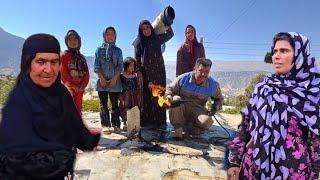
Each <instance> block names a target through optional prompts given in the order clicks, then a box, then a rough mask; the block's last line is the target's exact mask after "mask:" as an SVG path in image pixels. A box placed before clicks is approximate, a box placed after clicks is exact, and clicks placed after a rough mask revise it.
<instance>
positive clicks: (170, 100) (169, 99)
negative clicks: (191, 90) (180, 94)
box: [166, 95, 172, 104]
mask: <svg viewBox="0 0 320 180" xmlns="http://www.w3.org/2000/svg"><path fill="white" fill-rule="evenodd" d="M166 98H167V100H168V102H169V103H170V104H171V102H172V96H171V95H167V96H166Z"/></svg>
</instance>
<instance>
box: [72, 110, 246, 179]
mask: <svg viewBox="0 0 320 180" xmlns="http://www.w3.org/2000/svg"><path fill="white" fill-rule="evenodd" d="M216 118H217V119H218V120H219V122H220V123H221V124H222V125H223V126H224V127H225V128H226V129H227V130H228V132H229V133H230V134H233V133H234V130H235V128H236V126H237V125H238V124H239V122H240V115H227V114H218V115H216ZM84 120H85V122H86V123H87V125H88V126H89V127H92V128H101V126H100V120H99V114H98V113H84ZM171 131H172V126H170V124H169V126H168V127H167V130H166V131H161V130H150V129H142V131H141V137H142V138H134V139H128V138H127V137H126V133H124V132H121V133H111V134H103V135H102V138H101V141H100V143H99V144H100V145H99V147H98V148H97V150H96V151H93V152H81V153H79V154H78V155H77V162H76V165H75V168H76V176H75V179H81V180H87V179H89V180H96V179H97V180H100V179H103V180H105V179H112V180H117V179H134V180H136V179H146V180H150V179H157V180H158V179H163V180H171V179H172V180H174V179H177V180H178V179H179V180H187V179H226V171H225V169H223V161H224V152H225V144H226V143H225V142H223V141H224V140H225V138H228V134H227V133H226V132H225V131H224V129H223V128H222V127H221V126H220V125H219V124H218V123H217V121H216V120H215V123H214V125H213V126H212V127H211V128H210V129H209V130H207V131H206V132H205V133H204V134H203V135H202V136H201V137H197V138H186V139H184V140H183V141H177V140H175V139H173V138H172V137H171Z"/></svg>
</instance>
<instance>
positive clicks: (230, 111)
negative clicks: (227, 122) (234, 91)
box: [220, 108, 240, 114]
mask: <svg viewBox="0 0 320 180" xmlns="http://www.w3.org/2000/svg"><path fill="white" fill-rule="evenodd" d="M220 113H225V114H240V109H237V108H228V109H225V110H221V111H220Z"/></svg>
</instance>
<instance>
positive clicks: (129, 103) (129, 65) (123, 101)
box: [119, 57, 140, 131]
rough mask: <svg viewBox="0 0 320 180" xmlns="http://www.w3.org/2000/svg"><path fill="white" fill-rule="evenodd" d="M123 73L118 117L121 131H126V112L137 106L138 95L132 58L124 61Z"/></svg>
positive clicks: (134, 65)
mask: <svg viewBox="0 0 320 180" xmlns="http://www.w3.org/2000/svg"><path fill="white" fill-rule="evenodd" d="M123 66H124V72H122V73H121V75H120V79H121V83H122V92H121V94H120V105H119V106H120V116H121V118H122V121H123V124H124V125H123V130H124V131H126V130H127V123H126V122H127V110H128V109H131V108H133V107H134V106H139V103H140V101H139V100H140V95H139V85H138V81H137V74H136V73H135V67H136V61H135V60H134V59H133V58H132V57H127V58H125V60H124V65H123Z"/></svg>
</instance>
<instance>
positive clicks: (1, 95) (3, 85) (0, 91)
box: [0, 76, 16, 105]
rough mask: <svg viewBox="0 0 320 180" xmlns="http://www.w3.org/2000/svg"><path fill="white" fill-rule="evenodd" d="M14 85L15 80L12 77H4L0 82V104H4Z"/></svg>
mask: <svg viewBox="0 0 320 180" xmlns="http://www.w3.org/2000/svg"><path fill="white" fill-rule="evenodd" d="M15 84H16V80H15V78H13V77H10V76H8V77H6V78H5V79H1V80H0V104H2V105H3V104H5V103H6V101H7V99H8V96H9V94H10V92H11V90H12V89H13V87H14V86H15Z"/></svg>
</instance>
